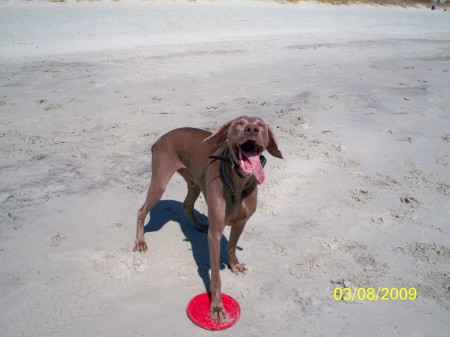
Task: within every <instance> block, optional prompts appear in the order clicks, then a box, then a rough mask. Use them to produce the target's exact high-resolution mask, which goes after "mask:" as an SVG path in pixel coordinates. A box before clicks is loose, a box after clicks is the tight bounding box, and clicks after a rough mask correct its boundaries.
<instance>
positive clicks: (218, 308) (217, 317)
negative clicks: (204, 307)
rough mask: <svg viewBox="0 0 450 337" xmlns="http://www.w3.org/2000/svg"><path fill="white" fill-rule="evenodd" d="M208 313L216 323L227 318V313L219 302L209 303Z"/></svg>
mask: <svg viewBox="0 0 450 337" xmlns="http://www.w3.org/2000/svg"><path fill="white" fill-rule="evenodd" d="M209 313H210V315H211V319H212V320H213V321H214V322H216V323H220V322H224V321H226V320H227V319H228V315H227V313H226V311H225V309H224V308H223V305H222V303H220V305H211V309H210V310H209Z"/></svg>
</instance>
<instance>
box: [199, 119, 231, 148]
mask: <svg viewBox="0 0 450 337" xmlns="http://www.w3.org/2000/svg"><path fill="white" fill-rule="evenodd" d="M231 123H232V121H230V122H228V123H226V124H224V125H222V126H221V127H220V128H218V129H217V130H216V131H214V132H213V133H212V135H211V136H209V137H208V138H205V139H204V140H203V142H202V143H203V144H207V145H218V144H220V143H222V142H224V141H226V140H227V138H228V130H229V128H230V125H231Z"/></svg>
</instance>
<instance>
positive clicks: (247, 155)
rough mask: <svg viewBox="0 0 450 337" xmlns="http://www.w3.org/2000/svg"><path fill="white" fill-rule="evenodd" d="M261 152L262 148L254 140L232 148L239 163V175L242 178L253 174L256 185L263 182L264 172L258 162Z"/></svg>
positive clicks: (259, 161)
mask: <svg viewBox="0 0 450 337" xmlns="http://www.w3.org/2000/svg"><path fill="white" fill-rule="evenodd" d="M263 150H264V149H263V147H262V146H260V145H258V143H257V142H255V141H254V140H247V141H245V142H244V143H242V144H239V145H235V146H234V147H233V151H234V155H235V157H236V159H237V160H238V162H239V168H240V171H241V174H242V175H244V176H249V175H252V174H253V176H254V177H255V179H256V182H257V183H258V184H262V183H263V182H264V170H263V167H262V165H261V160H260V157H261V153H262V152H263Z"/></svg>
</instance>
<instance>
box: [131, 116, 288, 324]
mask: <svg viewBox="0 0 450 337" xmlns="http://www.w3.org/2000/svg"><path fill="white" fill-rule="evenodd" d="M264 150H267V151H268V152H269V153H270V154H271V155H272V156H275V157H277V158H283V156H282V155H281V152H280V150H279V149H278V145H277V142H276V140H275V137H274V135H273V133H272V131H271V130H270V129H269V127H268V126H267V125H266V123H264V122H263V121H262V120H261V119H260V118H258V117H247V116H243V117H239V118H236V119H234V120H232V121H230V122H228V123H226V124H225V125H223V126H222V127H221V128H219V129H218V130H216V131H215V132H214V133H212V134H211V132H208V131H205V130H199V129H193V128H181V129H176V130H173V131H170V132H168V133H166V134H165V135H163V136H162V137H161V138H160V139H158V141H157V142H156V143H155V144H154V145H153V147H152V179H151V182H150V187H149V189H148V192H147V198H146V199H145V203H144V205H143V206H142V207H141V208H140V209H139V211H138V217H137V233H136V241H135V243H134V250H135V251H140V252H144V251H146V250H147V244H146V243H145V239H144V221H145V217H146V215H147V214H148V213H149V211H150V210H151V209H152V208H153V206H154V205H155V204H156V203H157V202H158V201H159V200H160V199H161V197H162V195H163V193H164V190H165V188H166V185H167V183H168V182H169V180H170V178H171V177H172V175H173V174H174V173H175V172H178V173H180V174H181V175H182V176H183V178H184V179H185V180H186V182H187V186H188V193H187V196H186V199H185V200H184V203H183V208H184V210H185V211H186V214H187V215H188V216H189V218H190V219H191V220H192V221H193V222H194V223H195V224H196V226H197V227H198V228H199V229H200V230H202V231H206V230H208V244H209V255H210V263H211V294H212V298H211V309H210V312H211V317H212V319H213V320H214V321H216V322H220V321H223V320H225V319H226V318H227V315H226V312H225V310H224V308H223V304H222V299H221V283H220V240H221V237H222V233H223V230H224V228H225V226H226V225H228V226H231V232H230V239H229V243H228V247H227V251H228V256H229V262H230V267H231V271H232V272H233V273H244V272H245V270H246V268H245V265H244V264H242V263H239V261H238V259H237V257H236V245H237V242H238V239H239V237H240V235H241V233H242V231H243V229H244V226H245V224H246V222H247V220H248V219H249V218H250V217H251V216H252V214H253V213H254V212H255V210H256V195H257V192H258V184H261V183H262V182H263V181H264V171H263V166H264V164H265V158H264V157H263V156H261V153H262V152H263V151H264ZM200 192H203V195H204V197H205V200H206V204H207V206H208V219H209V226H207V225H203V224H201V223H199V222H198V221H197V219H195V216H194V213H193V211H194V203H195V201H196V200H197V198H198V196H199V195H200ZM208 227H209V228H208Z"/></svg>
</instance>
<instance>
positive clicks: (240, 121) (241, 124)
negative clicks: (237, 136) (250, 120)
mask: <svg viewBox="0 0 450 337" xmlns="http://www.w3.org/2000/svg"><path fill="white" fill-rule="evenodd" d="M236 124H237V125H239V126H244V125H245V124H246V123H245V121H244V120H243V119H241V120H239V121H237V122H236Z"/></svg>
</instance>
